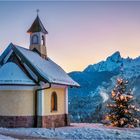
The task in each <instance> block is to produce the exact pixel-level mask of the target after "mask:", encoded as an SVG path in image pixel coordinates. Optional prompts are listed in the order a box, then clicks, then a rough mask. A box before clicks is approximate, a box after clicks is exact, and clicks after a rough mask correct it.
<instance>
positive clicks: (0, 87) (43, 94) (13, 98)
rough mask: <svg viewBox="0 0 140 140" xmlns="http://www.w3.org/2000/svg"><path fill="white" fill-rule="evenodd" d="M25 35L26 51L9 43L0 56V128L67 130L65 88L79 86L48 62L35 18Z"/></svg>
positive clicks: (42, 33) (42, 30)
mask: <svg viewBox="0 0 140 140" xmlns="http://www.w3.org/2000/svg"><path fill="white" fill-rule="evenodd" d="M27 33H28V34H29V35H30V45H29V48H25V47H22V46H18V45H15V44H14V43H10V44H9V46H8V47H7V48H6V49H5V50H4V51H3V53H2V55H1V56H0V127H44V128H51V127H61V126H67V125H69V124H70V121H69V116H68V88H69V87H79V84H78V83H77V82H75V81H74V80H73V79H72V78H71V77H70V76H69V75H68V74H67V73H66V72H65V71H64V70H63V69H62V68H61V67H60V66H59V65H58V64H56V63H55V62H54V61H53V60H51V58H49V52H48V50H47V41H46V36H47V35H48V31H47V30H46V29H45V27H44V25H43V24H42V22H41V20H40V17H39V15H38V14H37V17H36V18H35V20H34V22H33V24H32V25H31V27H30V28H29V29H28V30H27Z"/></svg>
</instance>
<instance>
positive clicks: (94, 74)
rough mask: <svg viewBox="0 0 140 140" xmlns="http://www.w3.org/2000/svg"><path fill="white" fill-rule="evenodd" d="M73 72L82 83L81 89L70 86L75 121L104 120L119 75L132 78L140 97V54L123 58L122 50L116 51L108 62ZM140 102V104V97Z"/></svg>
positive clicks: (72, 114)
mask: <svg viewBox="0 0 140 140" xmlns="http://www.w3.org/2000/svg"><path fill="white" fill-rule="evenodd" d="M69 75H70V76H71V77H72V78H73V79H74V80H75V81H77V82H78V83H79V84H80V85H81V87H80V88H77V89H74V88H72V89H71V88H70V89H69V112H70V114H71V120H72V121H74V122H92V121H100V120H101V118H102V114H103V113H104V111H105V110H106V108H105V107H104V104H105V103H106V101H107V100H108V96H109V94H110V91H111V89H112V87H113V85H114V84H115V79H116V78H117V77H119V76H123V77H124V78H125V79H128V80H129V84H130V88H131V89H132V91H133V92H134V96H135V97H140V94H139V93H140V87H139V85H140V57H137V58H135V59H131V58H129V57H128V58H122V57H121V55H120V52H115V53H114V54H112V55H111V56H109V57H108V58H107V59H106V60H105V61H101V62H99V63H97V64H93V65H89V66H87V67H86V68H85V69H84V70H83V71H82V72H71V73H69ZM137 102H138V103H140V100H139V98H137Z"/></svg>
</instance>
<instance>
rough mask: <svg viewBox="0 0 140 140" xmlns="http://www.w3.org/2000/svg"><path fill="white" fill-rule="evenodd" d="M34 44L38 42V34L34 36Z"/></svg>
mask: <svg viewBox="0 0 140 140" xmlns="http://www.w3.org/2000/svg"><path fill="white" fill-rule="evenodd" d="M32 44H38V36H37V35H33V36H32Z"/></svg>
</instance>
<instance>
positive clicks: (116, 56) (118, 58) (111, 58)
mask: <svg viewBox="0 0 140 140" xmlns="http://www.w3.org/2000/svg"><path fill="white" fill-rule="evenodd" d="M106 60H107V61H113V62H120V61H121V60H122V57H121V55H120V52H119V51H116V52H115V53H113V54H112V55H111V56H109V57H108V58H107V59H106Z"/></svg>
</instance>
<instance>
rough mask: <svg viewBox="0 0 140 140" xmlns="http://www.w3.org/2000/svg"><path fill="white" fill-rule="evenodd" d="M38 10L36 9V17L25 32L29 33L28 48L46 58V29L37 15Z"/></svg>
mask: <svg viewBox="0 0 140 140" xmlns="http://www.w3.org/2000/svg"><path fill="white" fill-rule="evenodd" d="M38 12H39V10H37V17H36V19H35V20H34V22H33V24H32V25H31V27H30V28H29V29H28V31H27V33H29V34H30V47H29V48H30V50H32V51H36V52H38V53H39V54H40V56H41V57H43V58H47V48H46V34H48V32H47V30H46V29H45V27H44V26H43V24H42V22H41V20H40V18H39V15H38Z"/></svg>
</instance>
